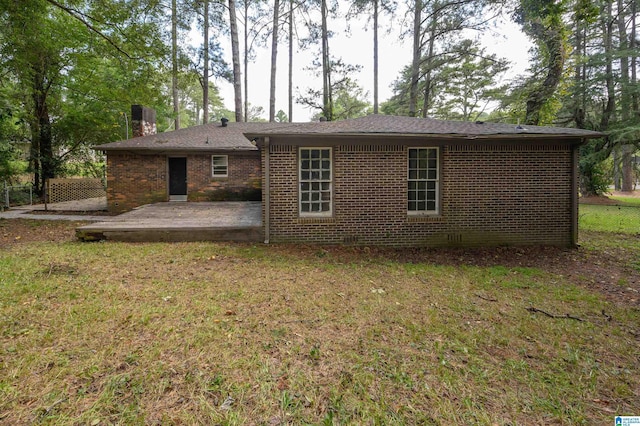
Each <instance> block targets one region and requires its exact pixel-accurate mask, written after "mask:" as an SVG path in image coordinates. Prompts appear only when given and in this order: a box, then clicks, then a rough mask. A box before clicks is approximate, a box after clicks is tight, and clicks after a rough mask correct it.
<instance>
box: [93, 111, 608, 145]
mask: <svg viewBox="0 0 640 426" xmlns="http://www.w3.org/2000/svg"><path fill="white" fill-rule="evenodd" d="M276 135H278V136H314V135H317V136H321V135H324V136H329V135H333V136H340V135H343V136H348V135H380V136H384V135H396V136H421V137H432V138H438V137H441V138H442V137H450V138H460V139H491V138H496V137H513V136H515V135H518V137H522V136H523V135H526V136H528V137H540V138H542V137H554V136H555V137H562V138H574V139H580V138H597V137H602V136H604V135H603V134H602V133H598V132H593V131H590V130H581V129H571V128H566V127H539V126H526V125H522V126H517V125H514V124H501V123H481V122H470V121H445V120H435V119H432V118H415V117H400V116H392V115H368V116H366V117H361V118H354V119H351V120H343V121H331V122H312V123H228V125H227V127H222V126H221V125H220V123H209V124H205V125H201V126H194V127H188V128H186V129H180V130H176V131H173V132H166V133H158V134H156V135H149V136H143V137H138V138H133V139H128V140H123V141H119V142H112V143H107V144H104V145H98V146H95V147H93V149H96V150H100V151H253V150H256V149H257V148H256V146H255V145H254V144H252V143H251V142H250V140H252V139H254V138H257V137H261V136H276Z"/></svg>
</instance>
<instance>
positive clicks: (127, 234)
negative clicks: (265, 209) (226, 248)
mask: <svg viewBox="0 0 640 426" xmlns="http://www.w3.org/2000/svg"><path fill="white" fill-rule="evenodd" d="M76 236H77V237H78V239H80V240H82V241H96V240H115V241H137V242H142V241H145V242H147V241H262V207H261V203H260V202H254V201H248V202H214V203H187V202H167V203H157V204H148V205H145V206H142V207H138V208H137V209H135V210H132V211H130V212H127V213H123V214H121V215H119V216H115V217H110V218H109V220H107V221H104V222H97V223H92V224H89V225H85V226H81V227H79V228H77V229H76Z"/></svg>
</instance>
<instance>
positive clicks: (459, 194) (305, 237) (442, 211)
mask: <svg viewBox="0 0 640 426" xmlns="http://www.w3.org/2000/svg"><path fill="white" fill-rule="evenodd" d="M246 136H247V137H248V138H249V139H250V140H253V141H255V142H256V144H257V146H258V147H259V148H260V150H261V153H262V179H263V181H262V188H263V189H262V191H263V196H262V200H263V227H264V234H265V241H266V242H312V243H328V244H342V243H346V244H371V245H391V246H461V245H464V246H478V245H504V244H508V245H528V244H540V245H558V246H574V245H575V244H576V242H577V226H578V200H577V198H578V187H577V182H578V176H577V173H578V168H577V164H578V163H577V162H578V147H579V145H580V144H582V143H583V142H584V141H585V140H586V139H588V138H595V137H601V136H602V134H600V133H596V132H591V131H585V130H578V129H567V128H550V127H535V126H515V125H507V124H495V123H481V122H477V123H472V122H454V121H440V120H433V119H422V118H411V117H395V116H382V115H370V116H367V117H363V118H358V119H353V120H345V121H339V122H319V123H306V124H296V125H292V126H287V127H282V128H277V129H265V130H262V131H259V132H256V131H253V132H247V133H246Z"/></svg>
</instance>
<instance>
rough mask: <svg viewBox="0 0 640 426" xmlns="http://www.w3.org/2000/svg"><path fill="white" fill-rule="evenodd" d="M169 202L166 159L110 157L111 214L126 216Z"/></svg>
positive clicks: (121, 155)
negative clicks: (145, 205)
mask: <svg viewBox="0 0 640 426" xmlns="http://www.w3.org/2000/svg"><path fill="white" fill-rule="evenodd" d="M167 200H168V195H167V157H166V156H164V155H135V154H118V153H114V152H109V153H108V155H107V204H108V207H109V211H110V212H124V211H128V210H131V209H133V208H135V207H138V206H141V205H143V204H149V203H156V202H159V201H167Z"/></svg>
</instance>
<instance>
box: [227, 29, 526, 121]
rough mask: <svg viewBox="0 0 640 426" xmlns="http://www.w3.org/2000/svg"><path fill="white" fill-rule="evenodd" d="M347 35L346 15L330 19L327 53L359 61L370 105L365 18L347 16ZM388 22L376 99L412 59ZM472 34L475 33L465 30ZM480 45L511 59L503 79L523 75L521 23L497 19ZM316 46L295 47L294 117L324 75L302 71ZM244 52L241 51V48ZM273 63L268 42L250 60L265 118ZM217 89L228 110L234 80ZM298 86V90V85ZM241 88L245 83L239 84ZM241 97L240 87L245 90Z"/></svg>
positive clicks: (254, 101) (282, 92) (282, 49)
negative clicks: (301, 96)
mask: <svg viewBox="0 0 640 426" xmlns="http://www.w3.org/2000/svg"><path fill="white" fill-rule="evenodd" d="M350 25H351V34H350V35H347V34H345V29H346V20H345V18H344V17H342V18H333V19H330V21H329V27H330V28H331V29H332V30H333V31H334V32H335V35H334V37H332V38H331V39H330V41H329V50H330V54H331V55H332V56H333V57H336V58H342V59H343V61H344V62H346V63H349V64H354V65H355V64H358V65H361V66H362V70H361V71H360V72H359V73H358V74H356V75H354V76H353V77H354V78H355V79H356V80H357V82H358V83H359V84H360V85H361V86H362V87H363V88H364V89H365V91H366V92H368V94H369V101H370V102H371V103H372V104H373V30H372V29H371V25H370V24H368V22H367V21H366V19H364V18H362V19H351V20H350ZM388 27H389V19H388V18H387V17H382V18H381V19H380V28H381V30H380V32H379V101H380V103H382V102H383V101H385V100H387V99H389V98H390V97H391V96H392V95H393V91H392V88H391V86H392V83H393V82H394V80H396V79H397V78H398V76H399V75H400V72H401V71H402V69H403V68H404V67H405V66H407V65H408V64H409V63H410V62H411V50H412V39H411V37H407V38H405V39H404V40H403V39H400V37H399V33H400V28H399V23H398V18H396V20H395V21H394V23H393V26H392V30H391V32H390V33H387V32H386V31H385V30H384V29H386V28H388ZM469 36H470V37H473V34H470V35H469ZM225 41H226V42H227V43H228V44H229V46H226V45H224V44H222V47H223V49H224V52H225V59H226V60H227V61H228V63H231V55H230V51H231V46H230V41H227V40H225ZM481 42H482V44H483V46H485V47H486V48H487V52H488V53H495V54H497V55H498V56H499V57H504V58H506V59H507V60H508V61H510V62H511V64H512V68H511V70H510V71H509V72H507V73H506V74H505V76H504V79H505V80H511V79H514V78H517V76H518V75H521V74H524V73H525V71H526V69H527V68H528V60H529V53H528V52H529V48H530V47H531V42H530V41H529V40H528V38H527V37H526V36H525V35H524V34H523V33H522V32H521V31H520V29H519V27H518V26H517V25H516V24H514V23H513V22H511V21H509V20H508V18H504V17H503V18H500V19H498V20H497V22H496V26H495V28H494V29H493V30H492V31H491V32H490V33H487V34H485V35H484V36H483V37H482V38H481ZM288 49H289V47H288V44H286V43H281V44H280V45H279V47H278V64H277V70H278V72H277V81H276V112H277V111H278V110H280V109H281V110H283V111H284V112H285V113H287V112H288V63H287V59H288ZM319 49H320V48H319V46H311V47H310V48H309V49H308V50H306V51H302V50H301V49H299V48H298V47H297V46H294V65H293V73H294V77H293V78H294V82H293V86H294V106H293V108H294V109H293V121H296V122H304V121H309V120H310V119H311V117H312V116H313V115H314V114H315V113H316V112H317V111H314V110H310V109H309V108H308V107H306V106H303V105H297V104H296V103H295V98H296V97H297V94H298V93H304V92H305V91H306V88H307V87H314V88H316V89H321V87H322V80H321V79H320V78H318V77H315V76H313V75H312V74H311V72H309V71H307V70H305V68H307V67H308V66H309V65H310V64H311V62H312V60H313V59H314V58H318V57H319V56H320V51H319ZM241 55H242V52H241ZM270 68H271V48H270V41H269V46H268V47H265V48H260V49H258V50H257V51H256V58H255V60H254V61H253V62H250V63H249V102H250V103H251V105H252V106H262V107H263V108H264V111H265V114H264V116H263V118H268V113H269V80H270ZM215 83H216V85H217V86H218V87H219V88H220V94H221V96H222V98H223V100H224V103H225V106H226V107H227V108H228V109H230V110H232V111H233V109H234V107H233V98H234V96H233V85H232V84H231V83H229V82H226V81H223V80H218V81H216V82H215ZM296 88H297V89H296ZM243 91H244V87H243ZM243 98H244V92H243Z"/></svg>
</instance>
